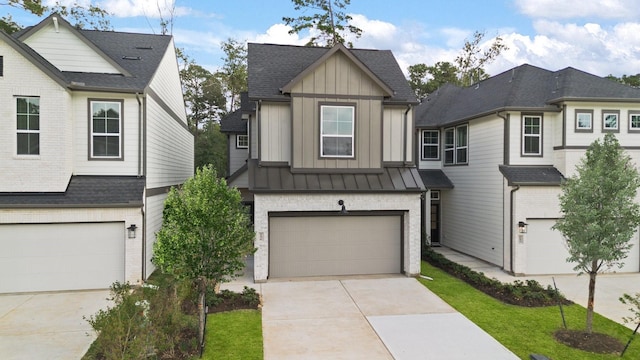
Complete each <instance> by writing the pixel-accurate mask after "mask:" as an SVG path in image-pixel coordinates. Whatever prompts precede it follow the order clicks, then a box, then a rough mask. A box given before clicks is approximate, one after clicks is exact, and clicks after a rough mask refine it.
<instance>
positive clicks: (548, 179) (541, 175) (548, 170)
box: [499, 165, 564, 186]
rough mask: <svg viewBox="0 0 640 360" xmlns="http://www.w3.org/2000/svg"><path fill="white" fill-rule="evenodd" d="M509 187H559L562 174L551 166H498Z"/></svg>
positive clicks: (562, 178)
mask: <svg viewBox="0 0 640 360" xmlns="http://www.w3.org/2000/svg"><path fill="white" fill-rule="evenodd" d="M499 168H500V172H501V173H502V175H503V176H504V177H505V178H506V179H507V181H508V182H509V185H510V186H511V185H530V186H535V185H560V184H561V183H562V181H563V180H564V176H563V175H562V173H561V172H560V171H559V170H558V169H556V168H555V167H553V166H529V165H520V166H514V165H499Z"/></svg>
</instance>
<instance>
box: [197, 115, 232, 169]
mask: <svg viewBox="0 0 640 360" xmlns="http://www.w3.org/2000/svg"><path fill="white" fill-rule="evenodd" d="M194 147H195V149H194V150H195V154H194V155H195V159H194V165H195V168H196V169H197V168H201V167H204V166H205V165H208V164H211V166H212V167H213V169H214V170H215V172H216V174H217V175H218V176H220V177H225V176H227V175H230V174H227V136H226V135H225V134H223V133H222V132H220V124H219V123H218V122H213V121H212V122H208V123H206V124H205V125H204V127H203V128H202V129H198V136H196V138H195V146H194Z"/></svg>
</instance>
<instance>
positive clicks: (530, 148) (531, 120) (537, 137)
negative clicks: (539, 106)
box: [521, 114, 542, 156]
mask: <svg viewBox="0 0 640 360" xmlns="http://www.w3.org/2000/svg"><path fill="white" fill-rule="evenodd" d="M521 142H522V149H521V151H522V152H521V155H522V156H542V115H532V114H523V115H522V141H521Z"/></svg>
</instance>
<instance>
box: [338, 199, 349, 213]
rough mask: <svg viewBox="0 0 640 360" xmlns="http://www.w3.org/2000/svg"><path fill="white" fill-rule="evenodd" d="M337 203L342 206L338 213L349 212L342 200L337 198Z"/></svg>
mask: <svg viewBox="0 0 640 360" xmlns="http://www.w3.org/2000/svg"><path fill="white" fill-rule="evenodd" d="M338 205H340V206H342V209H340V214H347V213H349V212H348V211H347V208H346V207H345V206H344V201H343V200H338Z"/></svg>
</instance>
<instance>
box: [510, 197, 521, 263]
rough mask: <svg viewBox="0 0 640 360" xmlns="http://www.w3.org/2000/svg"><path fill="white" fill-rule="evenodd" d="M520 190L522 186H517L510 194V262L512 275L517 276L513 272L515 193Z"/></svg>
mask: <svg viewBox="0 0 640 360" xmlns="http://www.w3.org/2000/svg"><path fill="white" fill-rule="evenodd" d="M518 190H520V185H515V187H514V188H513V189H511V193H510V194H509V241H510V243H511V246H509V261H510V264H509V266H510V271H511V273H512V274H515V273H516V272H515V271H514V270H513V246H514V243H513V227H514V225H515V222H514V220H513V208H514V206H513V198H514V197H515V192H516V191H518Z"/></svg>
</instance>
